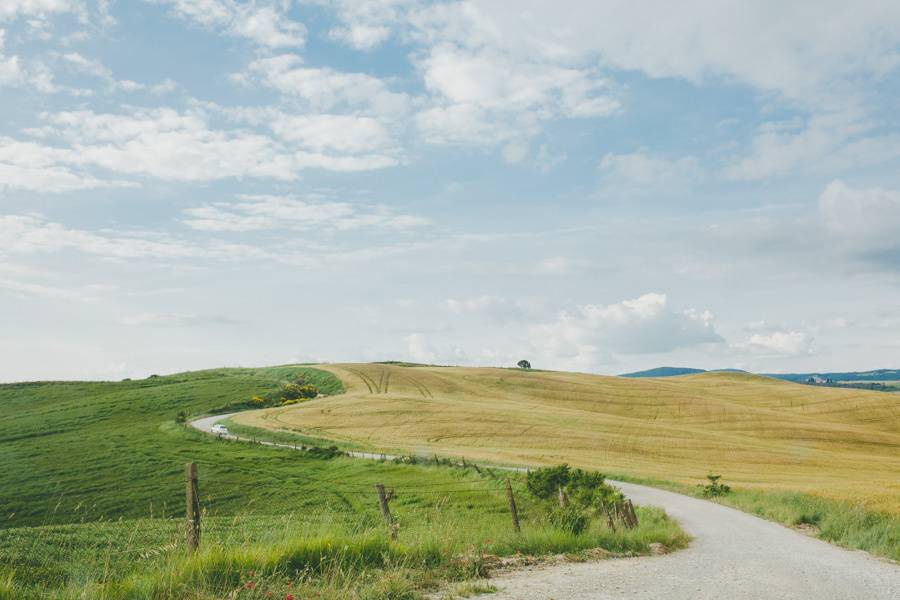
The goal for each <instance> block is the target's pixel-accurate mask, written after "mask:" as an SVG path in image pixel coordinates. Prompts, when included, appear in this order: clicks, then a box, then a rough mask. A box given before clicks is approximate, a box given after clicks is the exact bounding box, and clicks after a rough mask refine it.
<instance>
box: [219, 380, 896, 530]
mask: <svg viewBox="0 0 900 600" xmlns="http://www.w3.org/2000/svg"><path fill="white" fill-rule="evenodd" d="M320 368H322V369H325V370H328V371H330V372H332V373H334V374H335V375H337V376H338V377H339V378H340V379H341V380H342V381H343V382H344V385H345V387H346V388H347V393H346V394H344V395H341V396H333V397H329V398H322V399H318V400H314V401H311V402H307V403H305V404H301V405H296V406H291V407H288V408H279V409H269V410H265V411H254V412H251V413H245V414H243V415H241V416H239V417H238V418H237V419H236V420H237V421H238V422H240V423H243V424H246V425H251V426H256V427H266V428H270V429H281V430H289V431H295V432H300V433H303V434H305V435H312V436H319V437H328V438H332V439H339V440H348V441H354V442H357V443H360V444H362V445H365V446H367V447H370V448H373V449H380V450H383V451H391V450H403V451H407V452H414V453H418V454H430V453H437V454H441V455H446V456H465V457H468V458H472V459H478V460H486V461H494V462H499V463H518V464H532V465H537V464H557V463H560V462H568V463H569V464H572V465H577V466H580V467H590V468H596V469H599V470H601V471H604V472H607V473H628V474H630V475H634V476H643V477H652V478H657V479H663V480H669V481H677V482H683V483H698V482H700V481H701V480H702V479H703V478H704V477H705V475H706V474H707V473H708V472H711V471H712V472H717V473H724V474H725V477H726V480H727V481H728V483H731V484H733V485H738V486H744V487H762V488H769V489H781V490H794V491H800V492H808V493H813V494H816V495H820V496H823V497H827V498H831V499H838V500H851V501H854V502H862V503H864V504H865V505H866V506H867V507H868V508H870V509H873V510H882V511H888V512H891V513H894V514H897V513H900V398H898V397H897V396H895V395H893V394H887V393H883V392H868V391H862V390H850V389H834V388H819V387H811V386H803V385H798V384H793V383H787V382H783V381H778V380H774V379H769V378H765V377H758V376H753V375H747V374H739V373H704V374H701V375H691V376H684V377H675V378H665V379H625V378H618V377H604V376H598V375H588V374H579V373H561V372H541V371H532V372H527V371H516V370H508V369H475V368H449V367H405V366H396V365H381V364H354V365H324V366H322V367H320Z"/></svg>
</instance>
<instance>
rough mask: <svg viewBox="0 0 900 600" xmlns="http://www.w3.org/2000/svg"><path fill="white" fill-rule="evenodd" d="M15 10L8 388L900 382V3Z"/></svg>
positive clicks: (8, 168)
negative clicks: (325, 379)
mask: <svg viewBox="0 0 900 600" xmlns="http://www.w3.org/2000/svg"><path fill="white" fill-rule="evenodd" d="M637 4H638V3H621V2H611V1H610V2H604V1H600V2H595V1H592V2H588V1H562V2H560V1H556V2H522V1H517V2H514V1H501V0H496V1H484V2H478V1H471V2H418V1H416V0H368V1H358V0H338V1H327V0H305V1H291V0H271V1H266V0H258V1H253V2H239V1H237V0H146V1H142V0H134V1H129V2H123V1H115V0H110V1H102V0H98V1H91V0H3V1H2V2H0V111H2V114H3V115H4V118H3V120H2V121H0V333H2V335H0V359H2V360H0V380H3V381H16V380H28V379H38V378H121V377H139V376H146V375H147V374H149V373H154V372H159V373H163V372H173V371H179V370H186V369H195V368H204V367H215V366H223V365H229V366H231V365H234V366H236V365H262V364H273V363H284V362H293V361H351V360H388V359H396V360H414V361H422V362H438V363H451V364H471V365H511V364H514V363H515V362H516V360H518V359H519V358H528V359H529V360H531V362H532V363H533V364H534V365H535V366H540V367H546V368H558V369H577V370H583V371H591V372H598V373H620V372H625V371H630V370H636V369H641V368H648V367H653V366H658V365H662V364H669V365H681V366H696V367H706V368H718V367H740V368H746V369H751V370H757V371H798V370H838V369H848V370H849V369H865V368H876V367H889V366H890V367H896V366H897V365H898V363H900V341H898V340H900V335H898V334H900V294H898V283H900V281H898V275H900V236H898V235H897V232H898V231H900V169H898V164H900V127H898V125H900V124H898V115H900V111H898V108H900V106H898V104H900V100H898V99H900V93H898V92H900V89H898V88H900V85H898V81H900V80H898V77H900V69H898V67H900V5H898V4H897V3H896V2H889V1H876V0H872V1H868V2H863V3H860V4H856V5H853V6H851V5H849V4H847V3H845V2H836V1H835V2H832V1H825V2H822V1H818V2H793V3H790V5H789V6H785V5H784V3H780V2H768V1H763V2H759V1H755V2H732V3H723V2H711V1H709V2H706V1H695V2H686V3H671V2H644V3H639V4H640V5H639V6H638V5H637Z"/></svg>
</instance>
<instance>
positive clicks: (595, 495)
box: [526, 465, 623, 510]
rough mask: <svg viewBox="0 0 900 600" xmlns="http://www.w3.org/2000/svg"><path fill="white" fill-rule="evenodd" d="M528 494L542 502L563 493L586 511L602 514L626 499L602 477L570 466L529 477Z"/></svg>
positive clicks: (558, 467) (551, 468)
mask: <svg viewBox="0 0 900 600" xmlns="http://www.w3.org/2000/svg"><path fill="white" fill-rule="evenodd" d="M526 485H527V487H528V491H529V492H531V494H532V495H533V496H535V497H536V498H539V499H541V500H551V499H554V498H556V497H557V494H558V493H559V489H560V488H562V489H563V490H564V491H565V492H566V496H568V497H569V499H570V500H571V501H572V502H573V503H574V504H576V505H578V506H580V507H581V508H583V509H593V510H599V509H602V508H603V507H604V506H611V505H612V504H615V503H616V502H620V501H621V500H622V499H623V496H622V493H621V492H620V491H619V490H617V489H616V488H614V487H613V486H611V485H609V484H608V483H606V478H605V477H604V475H603V474H602V473H597V472H596V471H584V470H582V469H571V468H569V465H559V466H557V467H545V468H543V469H537V470H535V471H530V472H529V473H528V478H527V480H526Z"/></svg>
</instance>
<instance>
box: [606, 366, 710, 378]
mask: <svg viewBox="0 0 900 600" xmlns="http://www.w3.org/2000/svg"><path fill="white" fill-rule="evenodd" d="M695 373H706V369H691V368H689V367H656V368H655V369H647V370H646V371H635V372H634V373H623V374H622V375H619V377H675V376H676V375H693V374H695Z"/></svg>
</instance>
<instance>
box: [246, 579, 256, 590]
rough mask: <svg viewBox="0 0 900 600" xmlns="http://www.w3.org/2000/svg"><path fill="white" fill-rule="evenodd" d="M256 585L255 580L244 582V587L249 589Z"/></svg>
mask: <svg viewBox="0 0 900 600" xmlns="http://www.w3.org/2000/svg"><path fill="white" fill-rule="evenodd" d="M255 587H256V583H255V582H253V581H248V582H247V583H245V584H244V588H246V589H248V590H252V589H253V588H255Z"/></svg>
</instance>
